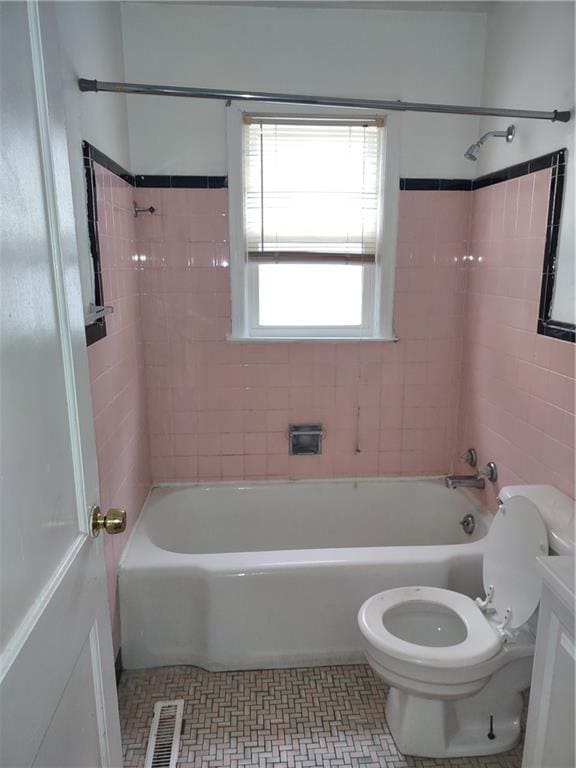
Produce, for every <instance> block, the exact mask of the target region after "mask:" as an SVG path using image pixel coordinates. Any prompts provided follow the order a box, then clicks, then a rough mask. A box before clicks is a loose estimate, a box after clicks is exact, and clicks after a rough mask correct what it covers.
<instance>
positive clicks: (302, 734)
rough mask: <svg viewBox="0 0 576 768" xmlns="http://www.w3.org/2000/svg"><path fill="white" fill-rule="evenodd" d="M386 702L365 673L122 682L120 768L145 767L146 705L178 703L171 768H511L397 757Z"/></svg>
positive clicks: (141, 673) (199, 674)
mask: <svg viewBox="0 0 576 768" xmlns="http://www.w3.org/2000/svg"><path fill="white" fill-rule="evenodd" d="M385 695H386V687H385V686H384V685H383V683H382V682H381V681H380V680H378V679H377V678H376V677H375V676H374V675H373V673H372V671H371V670H370V668H369V667H367V666H364V665H354V666H342V667H315V668H313V669H275V670H257V671H249V672H206V671H204V670H202V669H198V668H197V667H162V668H157V669H146V670H135V671H128V672H124V673H123V675H122V681H121V683H120V715H121V721H122V732H123V742H124V766H125V768H141V766H143V765H144V757H145V754H146V744H147V737H148V730H149V727H150V722H151V720H152V714H153V711H154V703H155V702H156V701H158V700H162V699H177V698H183V699H185V702H186V703H185V709H184V724H183V728H182V741H181V751H180V759H179V761H178V766H179V768H181V767H182V768H183V767H184V766H186V768H220V767H221V766H222V767H224V766H226V768H244V767H245V768H248V767H250V768H252V767H253V768H268V767H269V766H276V767H277V768H284V767H285V768H315V767H316V766H321V767H322V768H338V767H339V766H352V767H357V768H520V764H521V749H520V748H517V749H515V750H513V751H511V752H507V753H505V754H502V755H494V756H491V757H479V758H459V759H454V760H433V759H429V758H427V759H424V758H414V757H405V756H403V755H401V754H400V753H399V752H398V750H397V749H396V746H395V744H394V742H393V740H392V737H391V736H390V733H389V731H388V727H387V725H386V720H385V718H384V701H385Z"/></svg>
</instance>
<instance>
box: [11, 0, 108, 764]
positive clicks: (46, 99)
mask: <svg viewBox="0 0 576 768" xmlns="http://www.w3.org/2000/svg"><path fill="white" fill-rule="evenodd" d="M40 12H41V14H42V18H41V19H40V18H39V9H38V7H37V6H36V4H34V3H31V4H27V3H23V2H17V3H11V2H8V3H0V89H1V90H0V222H1V224H0V228H1V241H0V248H1V250H0V355H1V357H0V558H1V560H0V578H1V582H0V600H1V603H0V610H1V614H0V766H2V768H20V766H38V767H39V768H97V766H114V767H115V768H117V767H118V766H120V765H121V748H120V729H119V721H118V707H117V700H116V688H115V681H114V670H113V659H112V644H111V635H110V623H109V617H108V606H107V604H106V603H107V599H106V582H105V578H106V577H105V572H104V560H103V556H102V551H101V547H102V543H101V539H102V538H103V537H99V538H98V539H95V538H93V537H91V536H90V534H89V508H90V506H91V504H94V503H95V502H96V501H97V493H98V490H97V488H98V482H97V469H96V453H95V445H94V436H93V427H92V416H91V405H90V395H89V382H88V371H87V360H86V350H85V341H84V327H83V326H84V322H83V316H82V306H81V297H80V284H79V273H78V263H77V253H76V240H75V231H74V217H73V212H72V196H71V189H70V174H69V168H68V157H67V147H66V133H65V125H64V119H63V109H62V104H61V102H60V88H59V83H58V66H59V64H58V62H57V60H56V59H57V50H55V46H54V44H52V46H51V48H52V50H50V46H47V45H46V46H45V50H44V54H43V53H42V40H44V41H48V40H53V39H55V38H52V37H51V36H52V35H53V34H54V30H53V29H51V28H50V25H51V23H52V22H51V20H50V13H49V11H48V10H47V11H46V13H45V11H44V8H42V7H40Z"/></svg>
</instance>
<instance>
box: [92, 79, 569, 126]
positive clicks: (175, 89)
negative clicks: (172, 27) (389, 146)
mask: <svg viewBox="0 0 576 768" xmlns="http://www.w3.org/2000/svg"><path fill="white" fill-rule="evenodd" d="M78 87H79V88H80V90H81V91H95V92H98V91H108V92H110V93H141V94H145V95H149V96H182V97H185V98H190V99H220V100H222V101H262V102H274V103H277V104H303V105H313V106H322V107H355V108H356V109H385V110H390V111H394V112H432V113H440V114H444V115H481V116H494V117H518V118H522V117H524V118H527V119H529V120H550V121H551V122H553V123H554V122H560V123H567V122H568V121H569V120H570V115H571V113H570V111H569V110H557V109H553V110H552V111H551V112H544V111H541V110H537V109H501V108H498V107H462V106H456V105H453V104H422V103H420V102H414V101H412V102H411V101H400V100H397V101H382V100H379V99H348V98H343V97H339V96H302V95H297V94H292V93H262V92H259V91H253V92H252V93H250V92H246V91H229V90H217V89H212V88H189V87H186V86H180V85H150V84H148V83H114V82H105V81H103V80H86V79H85V78H83V77H81V78H80V79H79V80H78Z"/></svg>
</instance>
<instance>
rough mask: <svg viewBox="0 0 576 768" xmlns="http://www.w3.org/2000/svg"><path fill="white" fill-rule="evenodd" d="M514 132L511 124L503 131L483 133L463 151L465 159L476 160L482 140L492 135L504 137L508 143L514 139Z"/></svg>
mask: <svg viewBox="0 0 576 768" xmlns="http://www.w3.org/2000/svg"><path fill="white" fill-rule="evenodd" d="M515 133H516V129H515V128H514V126H513V125H509V126H508V128H506V130H505V131H488V133H485V134H484V135H483V136H480V138H479V139H478V141H477V142H476V143H475V144H471V145H470V146H469V147H468V149H467V150H466V152H464V157H465V158H466V160H474V161H476V160H478V152H479V151H480V147H481V146H482V144H484V142H485V141H486V140H487V139H489V138H491V137H492V136H494V137H495V138H502V139H506V143H507V144H510V143H511V142H512V141H513V140H514V134H515Z"/></svg>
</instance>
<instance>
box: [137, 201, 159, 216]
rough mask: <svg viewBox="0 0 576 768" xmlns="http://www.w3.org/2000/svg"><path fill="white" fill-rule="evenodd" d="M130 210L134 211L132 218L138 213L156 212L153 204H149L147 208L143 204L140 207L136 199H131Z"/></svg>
mask: <svg viewBox="0 0 576 768" xmlns="http://www.w3.org/2000/svg"><path fill="white" fill-rule="evenodd" d="M132 211H133V213H134V218H135V219H137V218H138V214H139V213H156V208H154V206H153V205H151V206H150V207H149V208H146V207H145V206H144V207H142V206H140V205H138V203H137V202H136V200H133V201H132Z"/></svg>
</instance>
